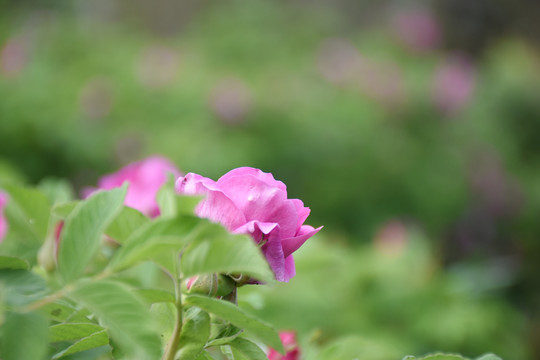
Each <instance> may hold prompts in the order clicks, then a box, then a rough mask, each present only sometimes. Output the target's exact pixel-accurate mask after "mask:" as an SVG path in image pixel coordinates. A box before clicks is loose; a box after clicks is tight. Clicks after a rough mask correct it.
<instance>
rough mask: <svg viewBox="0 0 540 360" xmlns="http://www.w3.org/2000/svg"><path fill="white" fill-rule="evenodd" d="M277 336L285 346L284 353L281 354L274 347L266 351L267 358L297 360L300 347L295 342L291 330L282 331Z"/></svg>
mask: <svg viewBox="0 0 540 360" xmlns="http://www.w3.org/2000/svg"><path fill="white" fill-rule="evenodd" d="M279 337H280V339H281V342H282V344H283V347H284V348H285V355H281V354H280V353H278V352H277V351H276V350H274V349H270V351H269V352H268V359H269V360H298V359H300V348H299V347H298V343H297V342H296V334H295V333H294V332H292V331H282V332H280V333H279Z"/></svg>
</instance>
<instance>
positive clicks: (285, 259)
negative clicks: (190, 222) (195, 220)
mask: <svg viewBox="0 0 540 360" xmlns="http://www.w3.org/2000/svg"><path fill="white" fill-rule="evenodd" d="M176 189H177V191H178V192H180V193H184V194H189V195H196V194H204V195H206V198H205V199H203V200H202V201H201V202H200V203H199V205H198V206H197V209H196V212H197V215H199V216H201V217H204V218H208V219H210V220H212V221H215V222H219V223H221V224H222V225H223V226H225V227H226V228H227V229H229V231H231V232H233V233H242V234H250V235H251V236H252V237H253V239H254V240H255V242H256V243H257V244H259V246H260V248H261V250H262V252H263V253H264V255H265V257H266V259H267V260H268V263H269V264H270V267H271V268H272V270H273V272H274V275H275V277H276V279H277V280H278V281H289V279H291V278H292V277H293V276H294V275H295V266H294V259H293V257H292V253H293V252H295V251H296V250H298V249H299V248H300V246H302V244H304V242H305V241H306V240H307V239H309V238H310V237H311V236H313V235H315V234H316V233H317V232H318V231H319V230H320V229H321V228H322V227H319V228H317V229H314V228H313V227H312V226H309V225H303V224H304V221H305V220H306V219H307V217H308V215H309V213H310V209H309V208H307V207H304V203H303V202H302V201H300V200H298V199H288V198H287V188H286V186H285V184H283V183H282V182H281V181H277V180H275V179H274V177H273V176H272V174H270V173H265V172H262V171H261V170H259V169H254V168H249V167H242V168H238V169H234V170H231V171H229V172H228V173H227V174H225V175H223V176H222V177H221V178H219V179H218V181H213V180H211V179H208V178H205V177H203V176H200V175H197V174H193V173H189V174H187V175H186V176H185V177H181V178H179V179H178V180H177V182H176Z"/></svg>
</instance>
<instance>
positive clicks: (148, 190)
mask: <svg viewBox="0 0 540 360" xmlns="http://www.w3.org/2000/svg"><path fill="white" fill-rule="evenodd" d="M169 173H172V174H173V175H174V177H175V178H176V177H178V176H180V175H181V172H180V171H179V170H178V169H177V168H176V167H175V166H174V165H173V164H172V163H171V162H170V161H169V160H167V159H165V158H163V157H160V156H152V157H148V158H146V159H144V160H141V161H139V162H135V163H132V164H129V165H127V166H125V167H123V168H122V169H120V170H118V171H117V172H116V173H114V174H109V175H105V176H103V177H102V178H100V179H99V181H98V188H97V189H95V188H92V189H86V190H85V191H84V195H85V197H87V196H89V195H90V194H91V193H92V192H94V191H96V190H98V189H103V190H110V189H113V188H116V187H120V186H122V184H123V183H124V182H128V183H129V187H128V192H127V195H126V199H125V201H124V204H125V205H126V206H130V207H132V208H135V209H137V210H139V211H141V212H142V213H143V214H145V215H147V216H150V217H154V216H157V215H159V208H158V204H157V202H156V195H157V193H158V191H159V189H160V188H161V187H162V186H163V185H164V184H165V182H167V177H168V174H169Z"/></svg>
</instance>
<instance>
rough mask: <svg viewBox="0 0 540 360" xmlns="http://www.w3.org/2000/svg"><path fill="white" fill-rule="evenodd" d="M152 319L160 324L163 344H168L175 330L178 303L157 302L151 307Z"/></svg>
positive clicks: (159, 329) (159, 328)
mask: <svg viewBox="0 0 540 360" xmlns="http://www.w3.org/2000/svg"><path fill="white" fill-rule="evenodd" d="M150 314H151V315H152V319H153V320H154V322H155V323H156V325H157V326H158V332H159V336H160V337H161V341H162V344H163V346H165V345H167V342H168V341H169V340H170V338H171V335H172V333H173V331H174V325H175V320H176V305H175V304H172V303H155V304H152V306H151V307H150Z"/></svg>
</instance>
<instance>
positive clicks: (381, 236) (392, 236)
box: [374, 220, 408, 257]
mask: <svg viewBox="0 0 540 360" xmlns="http://www.w3.org/2000/svg"><path fill="white" fill-rule="evenodd" d="M407 242H408V236H407V227H406V226H405V224H403V223H402V222H401V221H399V220H391V221H388V222H387V223H385V224H383V226H381V227H380V228H379V230H378V231H377V233H376V235H375V239H374V245H375V248H376V249H377V250H378V251H379V252H380V253H381V254H383V255H386V256H389V257H394V256H399V255H400V254H402V253H403V251H404V250H405V248H406V247H407Z"/></svg>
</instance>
